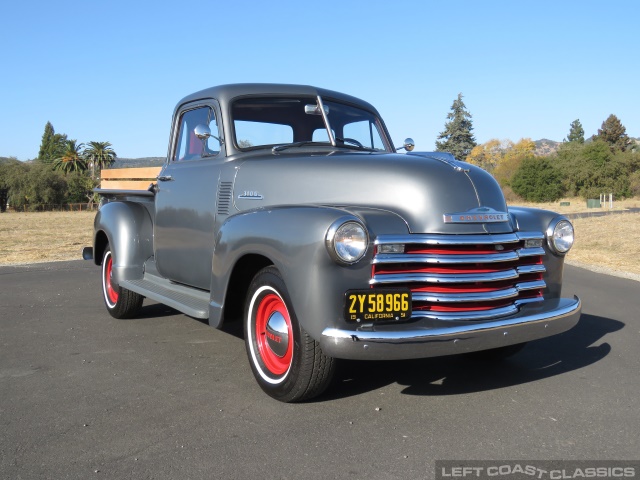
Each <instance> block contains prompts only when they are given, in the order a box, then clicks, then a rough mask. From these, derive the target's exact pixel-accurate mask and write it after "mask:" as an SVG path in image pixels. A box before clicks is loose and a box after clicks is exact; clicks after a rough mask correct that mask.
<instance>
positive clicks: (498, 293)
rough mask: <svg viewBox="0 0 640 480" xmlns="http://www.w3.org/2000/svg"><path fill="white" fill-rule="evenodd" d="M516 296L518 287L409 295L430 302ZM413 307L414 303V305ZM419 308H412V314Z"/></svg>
mask: <svg viewBox="0 0 640 480" xmlns="http://www.w3.org/2000/svg"><path fill="white" fill-rule="evenodd" d="M517 296H518V288H514V287H510V288H504V289H502V290H494V291H493V292H475V293H427V292H415V293H413V294H412V295H411V299H412V301H413V302H430V303H467V302H492V301H495V300H505V299H507V298H513V297H517ZM414 307H415V305H414ZM417 312H419V310H414V312H413V313H414V314H415V313H417Z"/></svg>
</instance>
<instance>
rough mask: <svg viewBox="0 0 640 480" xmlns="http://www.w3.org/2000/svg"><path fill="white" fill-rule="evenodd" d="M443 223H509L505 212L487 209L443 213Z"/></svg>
mask: <svg viewBox="0 0 640 480" xmlns="http://www.w3.org/2000/svg"><path fill="white" fill-rule="evenodd" d="M442 217H443V219H444V223H502V222H508V221H509V214H508V213H507V212H499V211H497V210H494V209H493V208H489V207H480V208H473V209H471V210H468V211H466V212H458V213H445V214H444V215H443V216H442Z"/></svg>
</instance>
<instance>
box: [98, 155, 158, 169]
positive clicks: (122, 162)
mask: <svg viewBox="0 0 640 480" xmlns="http://www.w3.org/2000/svg"><path fill="white" fill-rule="evenodd" d="M166 160H167V158H166V157H143V158H119V157H118V158H116V161H115V162H114V163H113V165H111V167H110V168H134V167H160V166H162V165H163V164H164V162H165V161H166Z"/></svg>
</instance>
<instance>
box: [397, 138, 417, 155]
mask: <svg viewBox="0 0 640 480" xmlns="http://www.w3.org/2000/svg"><path fill="white" fill-rule="evenodd" d="M403 148H404V149H405V150H406V151H407V152H410V151H412V150H413V149H414V148H416V144H415V143H413V138H405V139H404V145H402V146H401V147H400V148H398V150H402V149H403Z"/></svg>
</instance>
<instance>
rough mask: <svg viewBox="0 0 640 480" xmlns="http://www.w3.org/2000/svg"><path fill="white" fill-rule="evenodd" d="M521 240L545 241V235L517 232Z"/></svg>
mask: <svg viewBox="0 0 640 480" xmlns="http://www.w3.org/2000/svg"><path fill="white" fill-rule="evenodd" d="M516 235H518V238H519V239H520V240H544V233H542V232H517V233H516Z"/></svg>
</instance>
